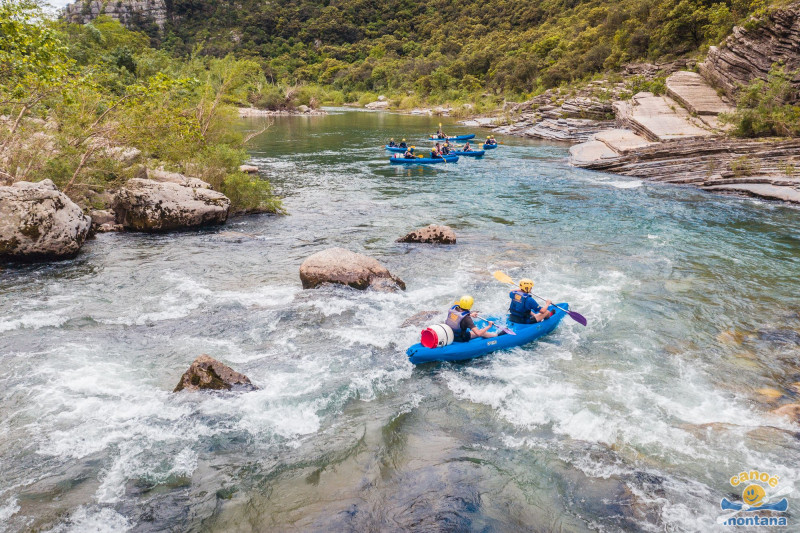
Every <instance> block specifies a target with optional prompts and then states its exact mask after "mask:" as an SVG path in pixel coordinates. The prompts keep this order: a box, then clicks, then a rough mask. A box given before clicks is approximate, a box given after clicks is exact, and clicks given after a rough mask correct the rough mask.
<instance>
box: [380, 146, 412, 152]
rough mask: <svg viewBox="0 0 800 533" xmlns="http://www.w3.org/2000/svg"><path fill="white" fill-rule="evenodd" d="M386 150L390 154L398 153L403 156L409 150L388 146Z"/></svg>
mask: <svg viewBox="0 0 800 533" xmlns="http://www.w3.org/2000/svg"><path fill="white" fill-rule="evenodd" d="M385 148H386V149H387V150H389V151H390V152H398V153H401V154H402V153H404V152H405V151H406V150H408V148H400V147H399V146H389V145H388V144H387V145H386V147H385ZM411 150H412V151H413V150H414V149H413V148H412V149H411Z"/></svg>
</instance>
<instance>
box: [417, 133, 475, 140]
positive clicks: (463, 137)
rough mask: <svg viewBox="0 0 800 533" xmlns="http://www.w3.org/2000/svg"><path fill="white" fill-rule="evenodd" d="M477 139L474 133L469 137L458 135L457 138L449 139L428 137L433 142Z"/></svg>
mask: <svg viewBox="0 0 800 533" xmlns="http://www.w3.org/2000/svg"><path fill="white" fill-rule="evenodd" d="M474 137H475V134H474V133H470V134H469V135H456V136H455V137H447V138H441V139H440V138H438V137H428V138H429V139H430V140H432V141H468V140H470V139H472V138H474Z"/></svg>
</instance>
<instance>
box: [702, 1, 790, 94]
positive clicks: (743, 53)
mask: <svg viewBox="0 0 800 533" xmlns="http://www.w3.org/2000/svg"><path fill="white" fill-rule="evenodd" d="M775 63H782V64H783V65H784V66H785V68H786V71H787V72H797V71H798V70H800V2H794V3H793V4H792V5H790V6H787V7H785V8H782V9H777V10H775V11H773V12H772V13H770V14H768V15H766V16H764V17H763V18H762V19H752V20H751V21H749V22H748V23H747V24H745V25H744V26H737V27H735V28H733V33H732V34H731V35H729V36H728V38H727V39H726V40H725V42H724V43H723V44H722V45H721V46H719V47H717V46H712V47H711V48H710V49H709V51H708V56H707V57H706V60H705V61H703V62H702V63H701V64H700V65H699V70H700V73H701V74H702V75H703V76H704V77H705V78H706V79H708V80H709V81H711V83H713V84H714V85H716V86H718V87H720V88H722V89H723V90H724V91H725V93H726V94H727V95H728V96H729V97H734V96H735V95H736V92H737V90H738V88H739V87H740V86H741V85H746V84H748V83H750V82H751V81H753V80H754V79H766V78H767V74H768V73H769V71H770V69H771V68H772V66H773V65H774V64H775ZM794 86H795V87H796V88H797V91H796V92H795V96H794V101H798V100H800V74H796V75H795V78H794Z"/></svg>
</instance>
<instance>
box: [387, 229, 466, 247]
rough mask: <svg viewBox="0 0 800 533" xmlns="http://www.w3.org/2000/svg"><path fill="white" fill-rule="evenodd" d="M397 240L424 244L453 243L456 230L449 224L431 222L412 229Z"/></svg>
mask: <svg viewBox="0 0 800 533" xmlns="http://www.w3.org/2000/svg"><path fill="white" fill-rule="evenodd" d="M397 242H421V243H426V244H455V243H456V232H455V231H453V228H451V227H450V226H437V225H436V224H431V225H429V226H425V227H424V228H420V229H417V230H414V231H412V232H411V233H409V234H408V235H406V236H405V237H401V238H400V239H397Z"/></svg>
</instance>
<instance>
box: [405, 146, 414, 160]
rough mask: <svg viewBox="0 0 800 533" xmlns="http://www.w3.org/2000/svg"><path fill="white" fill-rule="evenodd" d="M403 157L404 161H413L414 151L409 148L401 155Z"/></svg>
mask: <svg viewBox="0 0 800 533" xmlns="http://www.w3.org/2000/svg"><path fill="white" fill-rule="evenodd" d="M403 157H405V158H406V159H414V158H415V157H416V156H415V155H414V149H413V148H409V149H408V150H406V152H405V153H404V154H403Z"/></svg>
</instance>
